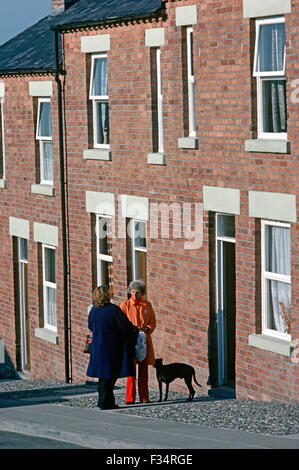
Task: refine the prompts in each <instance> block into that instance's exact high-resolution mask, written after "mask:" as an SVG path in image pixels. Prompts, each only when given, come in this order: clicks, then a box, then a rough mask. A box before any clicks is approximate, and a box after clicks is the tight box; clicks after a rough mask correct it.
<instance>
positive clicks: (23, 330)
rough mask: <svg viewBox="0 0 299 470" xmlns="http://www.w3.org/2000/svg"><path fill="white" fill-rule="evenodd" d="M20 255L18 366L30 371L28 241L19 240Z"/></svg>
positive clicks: (18, 249)
mask: <svg viewBox="0 0 299 470" xmlns="http://www.w3.org/2000/svg"><path fill="white" fill-rule="evenodd" d="M17 253H18V297H19V302H18V303H19V312H18V313H19V315H18V316H17V342H18V343H19V345H18V346H19V347H18V348H17V350H18V356H19V357H18V364H19V368H20V370H21V371H24V370H30V339H29V316H28V252H27V240H26V239H24V238H18V239H17Z"/></svg>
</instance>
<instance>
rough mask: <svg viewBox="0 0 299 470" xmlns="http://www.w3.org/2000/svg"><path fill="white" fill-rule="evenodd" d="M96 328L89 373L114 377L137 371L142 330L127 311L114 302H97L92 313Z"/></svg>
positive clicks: (90, 322) (91, 323)
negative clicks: (136, 353)
mask: <svg viewBox="0 0 299 470" xmlns="http://www.w3.org/2000/svg"><path fill="white" fill-rule="evenodd" d="M88 328H89V330H90V331H92V343H91V351H90V360H89V364H88V369H87V376H88V377H98V378H103V379H111V378H118V377H130V376H133V375H134V356H135V344H136V340H137V335H138V332H137V331H136V328H135V327H134V326H133V324H132V323H131V322H130V321H129V320H128V318H127V317H126V315H125V314H124V313H123V311H122V310H121V309H120V308H119V307H118V306H117V305H114V304H111V303H109V304H107V305H104V306H103V307H96V306H93V307H92V309H91V310H90V312H89V316H88Z"/></svg>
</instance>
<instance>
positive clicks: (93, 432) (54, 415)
mask: <svg viewBox="0 0 299 470" xmlns="http://www.w3.org/2000/svg"><path fill="white" fill-rule="evenodd" d="M61 398H63V397H62V396H61V395H59V399H61ZM140 406H149V405H140ZM167 406H168V405H167ZM169 406H171V403H169ZM0 430H3V431H13V432H19V433H24V434H27V435H34V436H39V437H47V438H51V439H57V440H60V441H65V442H69V443H72V444H77V445H80V446H84V447H86V448H90V449H299V435H298V434H296V435H286V436H270V435H264V434H260V433H259V434H255V433H251V432H241V431H235V430H227V429H219V428H209V427H204V426H199V425H192V424H184V423H177V422H171V421H165V420H158V419H149V418H143V417H139V416H133V415H128V414H124V413H123V411H121V410H107V411H103V410H99V409H94V408H88V409H86V408H85V409H83V408H75V407H70V406H64V405H60V406H58V405H57V404H54V399H53V402H49V399H48V398H47V399H42V398H38V399H37V398H31V399H22V400H4V399H0Z"/></svg>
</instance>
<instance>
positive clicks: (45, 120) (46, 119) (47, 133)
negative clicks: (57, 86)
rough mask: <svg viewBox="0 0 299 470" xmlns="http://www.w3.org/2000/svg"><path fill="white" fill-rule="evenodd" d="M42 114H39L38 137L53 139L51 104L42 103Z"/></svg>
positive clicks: (40, 104)
mask: <svg viewBox="0 0 299 470" xmlns="http://www.w3.org/2000/svg"><path fill="white" fill-rule="evenodd" d="M39 106H40V114H39V126H38V136H39V137H51V136H52V126H51V112H50V102H48V101H47V102H43V101H42V102H40V103H39Z"/></svg>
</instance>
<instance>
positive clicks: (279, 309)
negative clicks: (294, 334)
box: [266, 280, 291, 334]
mask: <svg viewBox="0 0 299 470" xmlns="http://www.w3.org/2000/svg"><path fill="white" fill-rule="evenodd" d="M266 283H267V285H266V301H267V312H266V315H267V316H266V321H267V328H269V329H271V330H276V331H279V332H281V333H288V334H290V320H289V317H290V308H291V285H290V284H286V283H284V282H278V281H271V280H267V281H266Z"/></svg>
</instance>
